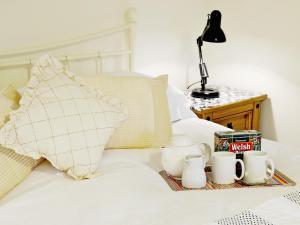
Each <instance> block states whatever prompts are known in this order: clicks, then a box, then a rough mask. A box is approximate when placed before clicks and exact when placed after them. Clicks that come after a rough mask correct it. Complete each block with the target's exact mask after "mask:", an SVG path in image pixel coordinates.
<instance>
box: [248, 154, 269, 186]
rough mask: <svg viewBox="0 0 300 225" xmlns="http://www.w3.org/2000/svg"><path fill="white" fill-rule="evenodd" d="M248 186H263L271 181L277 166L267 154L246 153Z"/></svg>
mask: <svg viewBox="0 0 300 225" xmlns="http://www.w3.org/2000/svg"><path fill="white" fill-rule="evenodd" d="M244 163H245V176H244V178H243V181H244V183H246V184H250V185H251V184H263V183H266V182H267V181H268V180H270V179H271V178H272V177H273V175H274V172H275V166H274V163H273V161H272V160H271V159H269V158H268V154H267V153H266V152H261V151H250V152H245V153H244Z"/></svg>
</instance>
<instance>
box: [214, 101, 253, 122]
mask: <svg viewBox="0 0 300 225" xmlns="http://www.w3.org/2000/svg"><path fill="white" fill-rule="evenodd" d="M252 110H253V103H249V104H244V105H238V106H231V107H229V106H228V108H227V107H223V109H221V110H216V111H214V112H213V114H212V119H213V120H215V119H218V118H224V117H225V116H231V115H235V114H238V113H245V112H248V111H252Z"/></svg>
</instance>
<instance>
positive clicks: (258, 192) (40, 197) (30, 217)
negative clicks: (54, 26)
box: [0, 119, 300, 225]
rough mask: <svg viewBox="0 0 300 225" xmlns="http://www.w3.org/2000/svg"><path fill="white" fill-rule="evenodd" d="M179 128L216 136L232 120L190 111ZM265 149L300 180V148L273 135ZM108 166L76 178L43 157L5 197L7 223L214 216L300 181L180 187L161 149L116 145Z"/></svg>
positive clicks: (192, 220) (68, 224)
mask: <svg viewBox="0 0 300 225" xmlns="http://www.w3.org/2000/svg"><path fill="white" fill-rule="evenodd" d="M173 129H174V133H185V134H189V135H191V136H192V137H193V138H195V139H197V140H198V141H200V142H208V143H210V144H212V143H213V132H214V131H216V130H224V129H226V128H224V127H221V126H219V125H216V124H213V123H210V122H207V121H204V120H199V119H186V120H183V121H180V122H177V123H176V124H174V126H173ZM263 150H265V151H268V152H269V153H270V155H271V157H272V158H273V160H274V161H275V163H276V164H277V167H278V169H279V170H281V171H282V172H284V173H286V174H287V175H288V176H289V177H290V178H292V179H293V180H295V181H296V182H297V183H299V182H300V175H299V167H300V166H299V165H300V154H299V153H297V152H299V151H297V150H296V149H291V148H288V147H284V146H281V145H280V144H279V143H275V142H271V141H267V140H263ZM296 153H297V154H296ZM100 167H101V171H102V176H99V177H97V178H95V179H91V180H83V181H74V180H73V179H71V178H69V177H68V176H66V175H64V174H63V173H61V172H59V171H57V170H55V169H53V168H52V167H51V166H50V165H49V164H48V163H43V164H42V165H41V166H39V167H38V168H37V169H36V170H35V171H34V172H33V173H32V175H31V176H30V177H29V178H28V179H27V180H25V182H23V183H22V184H21V185H19V186H18V187H17V188H15V189H14V190H13V191H12V192H11V193H9V194H8V195H7V196H6V197H5V198H4V199H3V200H1V201H0V225H2V224H3V225H4V224H5V225H17V224H22V225H24V224H30V225H37V224H38V225H41V224H43V225H50V224H51V225H54V224H62V225H84V224H88V225H96V224H97V225H102V224H103V225H114V224H116V225H135V224H136V225H138V224H144V225H152V224H153V225H154V224H155V225H160V224H164V225H165V224H167V225H173V224H174V225H182V224H185V225H190V224H193V225H194V224H211V223H214V222H216V221H218V220H219V219H222V218H224V217H228V216H232V215H234V214H236V213H238V212H240V211H242V210H247V209H251V208H256V207H258V206H259V205H260V204H262V203H264V202H266V201H269V200H272V199H274V198H276V197H280V196H282V195H283V194H285V193H288V192H291V191H295V190H297V188H298V185H297V186H295V187H274V188H248V189H231V190H213V191H189V192H187V191H186V192H174V191H172V190H170V188H169V186H168V185H167V184H166V183H165V181H164V180H163V179H162V178H161V177H160V175H159V174H158V173H157V171H159V170H161V164H160V150H159V149H145V150H109V151H106V152H105V154H104V158H103V160H102V162H101V165H100ZM287 224H293V223H287ZM296 224H297V223H296Z"/></svg>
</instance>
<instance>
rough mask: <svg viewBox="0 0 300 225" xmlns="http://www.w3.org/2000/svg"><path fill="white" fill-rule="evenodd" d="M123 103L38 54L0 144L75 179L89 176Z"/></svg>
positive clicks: (123, 110) (0, 134)
mask: <svg viewBox="0 0 300 225" xmlns="http://www.w3.org/2000/svg"><path fill="white" fill-rule="evenodd" d="M126 117H127V110H126V107H125V106H124V105H123V104H122V103H120V102H119V101H118V100H117V99H115V98H112V97H110V96H106V95H104V94H102V93H101V92H100V91H98V90H96V89H93V88H90V87H87V86H84V85H83V84H81V83H80V82H79V81H78V80H77V79H76V77H75V76H74V75H73V74H72V73H70V72H69V71H66V70H65V68H64V66H63V65H62V64H61V63H60V62H59V61H58V60H57V59H55V58H54V57H51V56H43V57H41V58H40V59H39V60H38V61H37V63H36V64H35V66H34V67H33V69H32V76H31V79H30V81H29V83H28V86H27V89H26V91H25V92H24V94H23V96H22V99H21V101H20V108H19V109H18V110H16V111H15V112H13V113H12V114H11V116H10V121H9V122H8V123H6V124H5V126H4V127H3V128H2V129H1V130H0V144H2V145H3V146H5V147H7V148H11V149H13V150H15V151H16V152H17V153H19V154H22V155H25V156H29V157H32V158H34V159H38V158H40V157H44V158H46V159H47V160H49V161H50V162H51V163H52V165H53V166H54V167H56V168H57V169H59V170H62V171H67V173H68V174H69V175H71V176H72V177H74V178H76V179H82V178H90V177H92V176H94V175H95V174H97V173H96V171H97V169H98V165H99V161H100V160H101V157H102V153H103V149H104V146H105V144H106V143H107V142H108V140H109V137H110V136H111V134H112V133H113V131H114V130H115V128H116V127H118V125H119V123H120V122H121V121H123V120H124V119H126Z"/></svg>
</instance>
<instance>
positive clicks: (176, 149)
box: [161, 134, 211, 178]
mask: <svg viewBox="0 0 300 225" xmlns="http://www.w3.org/2000/svg"><path fill="white" fill-rule="evenodd" d="M161 153H162V166H163V168H164V170H165V171H166V172H167V173H168V174H169V175H171V176H173V177H177V178H180V177H181V175H182V172H183V168H184V159H185V157H186V156H187V155H195V154H196V155H201V156H202V158H203V161H204V164H206V163H207V161H208V160H209V159H210V154H211V149H210V147H209V145H208V144H205V143H201V144H200V143H196V142H194V141H193V140H192V138H191V137H189V136H186V135H181V134H177V135H174V136H173V138H172V141H171V143H170V145H168V146H166V147H165V148H162V151H161Z"/></svg>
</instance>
